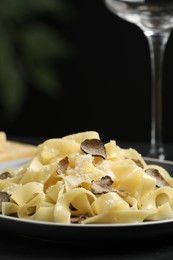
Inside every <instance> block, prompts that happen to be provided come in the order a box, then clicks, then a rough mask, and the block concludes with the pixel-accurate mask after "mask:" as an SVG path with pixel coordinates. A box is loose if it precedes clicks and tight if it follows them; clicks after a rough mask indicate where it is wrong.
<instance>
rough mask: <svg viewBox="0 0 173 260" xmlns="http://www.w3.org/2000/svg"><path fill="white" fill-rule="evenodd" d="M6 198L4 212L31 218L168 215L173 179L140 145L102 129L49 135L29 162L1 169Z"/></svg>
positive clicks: (1, 192) (0, 195) (172, 213)
mask: <svg viewBox="0 0 173 260" xmlns="http://www.w3.org/2000/svg"><path fill="white" fill-rule="evenodd" d="M7 173H8V174H7ZM5 174H6V175H7V177H6V178H4V176H5ZM0 201H1V214H2V215H8V216H16V217H18V218H22V219H29V220H39V221H48V222H56V223H64V224H73V223H78V224H81V223H82V224H97V223H101V224H104V223H107V224H112V223H114V224H115V223H139V222H144V221H153V220H164V219H171V218H173V178H172V177H171V175H170V174H169V172H168V171H167V170H166V169H164V168H163V167H161V166H158V165H155V164H152V165H149V164H147V163H146V162H145V160H144V159H143V157H142V156H141V154H139V153H138V152H137V151H136V150H135V149H133V148H128V149H123V148H121V147H119V146H118V145H117V144H116V141H115V140H110V141H109V142H107V143H103V142H102V141H101V139H100V136H99V134H98V133H97V132H96V131H86V132H79V133H75V134H72V135H68V136H64V137H62V138H52V139H48V140H46V141H45V142H43V143H41V144H40V145H38V146H37V150H36V153H35V155H34V156H33V157H32V158H31V160H30V161H29V162H27V163H25V164H24V165H22V166H20V167H17V168H14V169H13V168H12V169H10V168H9V169H4V170H3V171H1V173H0Z"/></svg>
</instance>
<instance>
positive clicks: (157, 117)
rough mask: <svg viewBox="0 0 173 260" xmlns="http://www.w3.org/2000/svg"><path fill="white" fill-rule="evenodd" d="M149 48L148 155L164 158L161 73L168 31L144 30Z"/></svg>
mask: <svg viewBox="0 0 173 260" xmlns="http://www.w3.org/2000/svg"><path fill="white" fill-rule="evenodd" d="M144 33H145V35H146V37H147V39H148V42H149V49H150V59H151V80H152V86H151V146H150V151H149V156H150V157H154V158H159V159H162V160H164V159H165V150H164V146H163V142H162V112H163V111H162V102H163V101H162V73H163V57H164V52H165V48H166V43H167V41H168V38H169V35H170V31H162V32H160V33H153V32H152V33H151V32H149V31H146V32H144Z"/></svg>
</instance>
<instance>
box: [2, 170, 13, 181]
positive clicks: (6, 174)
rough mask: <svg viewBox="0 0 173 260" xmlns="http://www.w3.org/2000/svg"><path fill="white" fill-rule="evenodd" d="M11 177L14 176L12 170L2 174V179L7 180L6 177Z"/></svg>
mask: <svg viewBox="0 0 173 260" xmlns="http://www.w3.org/2000/svg"><path fill="white" fill-rule="evenodd" d="M11 177H12V175H11V173H10V172H3V173H1V174H0V180H5V179H7V178H11Z"/></svg>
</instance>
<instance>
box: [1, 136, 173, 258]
mask: <svg viewBox="0 0 173 260" xmlns="http://www.w3.org/2000/svg"><path fill="white" fill-rule="evenodd" d="M21 141H24V142H28V143H34V144H36V143H40V142H41V141H42V140H39V141H36V140H29V139H27V140H26V139H22V140H21ZM119 145H120V146H122V147H124V148H126V147H127V148H128V147H133V148H135V149H137V150H138V151H139V152H140V153H141V154H142V155H144V156H145V155H146V154H147V151H148V148H149V145H148V144H143V143H141V144H139V143H120V144H119ZM165 148H166V152H167V158H166V159H167V160H172V161H173V144H169V145H168V144H166V145H165ZM158 228H159V226H158ZM170 229H172V230H170V232H169V233H168V234H164V235H162V232H160V234H159V232H158V235H157V236H152V234H150V232H148V236H145V237H143V236H142V234H139V237H138V236H137V237H135V238H134V237H133V234H132V238H131V239H129V236H128V239H126V237H124V239H122V238H121V239H118V237H119V234H118V232H117V234H115V237H116V239H115V240H114V239H110V240H107V239H106V240H105V238H104V235H103V237H102V238H101V239H100V238H99V240H98V241H97V239H95V240H94V241H93V240H92V239H87V240H86V241H82V240H81V239H80V237H79V239H78V240H77V241H76V239H74V240H73V239H72V240H71V241H69V239H68V237H67V239H66V241H64V240H63V241H62V240H61V237H60V238H59V239H58V240H56V241H53V240H52V241H50V240H49V241H46V240H45V239H44V240H41V239H35V238H34V237H27V234H26V237H23V236H20V235H19V234H18V232H9V229H8V231H6V230H5V228H3V230H2V229H1V236H0V242H1V244H0V259H4V260H9V259H10V260H11V259H14V260H15V259H16V260H17V259H23V260H25V259H26V260H28V259H32V260H36V259H37V260H39V259H42V260H45V259H49V260H52V259H62V260H68V259H76V260H78V259H82V260H96V259H100V260H113V259H121V260H131V259H138V260H145V259H146V260H148V259H152V260H160V259H169V260H170V259H173V224H171V225H170ZM151 232H152V231H151ZM19 233H20V231H19Z"/></svg>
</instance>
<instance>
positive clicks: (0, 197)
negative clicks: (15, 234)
mask: <svg viewBox="0 0 173 260" xmlns="http://www.w3.org/2000/svg"><path fill="white" fill-rule="evenodd" d="M9 201H10V195H9V194H8V193H7V192H3V191H1V192H0V212H2V202H9Z"/></svg>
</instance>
